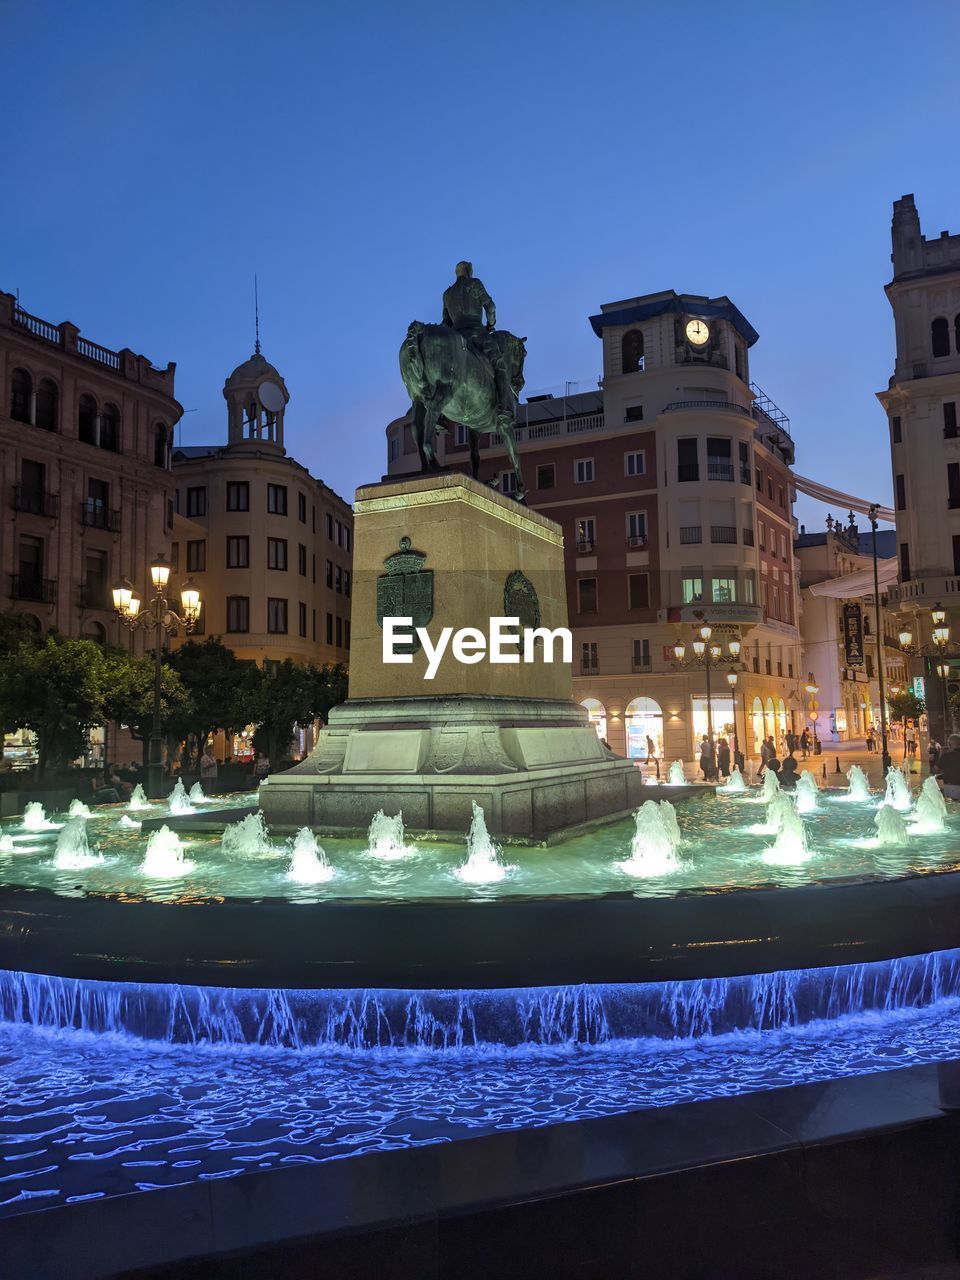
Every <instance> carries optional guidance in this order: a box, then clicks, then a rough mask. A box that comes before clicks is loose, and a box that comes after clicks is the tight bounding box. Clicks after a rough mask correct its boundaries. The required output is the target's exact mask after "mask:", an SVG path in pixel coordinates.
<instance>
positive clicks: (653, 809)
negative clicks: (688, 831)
mask: <svg viewBox="0 0 960 1280" xmlns="http://www.w3.org/2000/svg"><path fill="white" fill-rule="evenodd" d="M668 803H669V802H668V801H664V802H663V804H668ZM663 804H657V802H656V801H655V800H647V801H645V802H644V803H643V804H642V805H641V806H640V808H639V809H638V810H637V811H636V813H635V814H634V815H633V816H634V822H635V829H634V833H633V842H632V844H631V849H630V857H629V858H627V859H625V861H623V862H618V863H617V867H618V868H619V870H620V871H623V872H625V873H626V874H627V875H629V876H643V877H646V876H664V875H670V873H671V872H673V871H678V870H679V868H680V859H679V858H678V857H677V849H676V844H675V843H674V841H675V840H678V839H679V829H676V830H675V828H676V820H677V819H676V813H675V812H674V813H673V818H672V821H671V819H670V817H669V816H665V813H664V809H663ZM670 810H671V812H672V811H673V806H672V805H670Z"/></svg>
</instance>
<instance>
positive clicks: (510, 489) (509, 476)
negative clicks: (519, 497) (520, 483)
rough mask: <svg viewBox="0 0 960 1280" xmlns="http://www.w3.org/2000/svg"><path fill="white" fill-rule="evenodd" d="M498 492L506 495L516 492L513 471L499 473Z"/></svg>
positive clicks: (514, 473)
mask: <svg viewBox="0 0 960 1280" xmlns="http://www.w3.org/2000/svg"><path fill="white" fill-rule="evenodd" d="M500 492H501V493H508V494H510V493H516V492H517V473H516V472H515V471H501V472H500Z"/></svg>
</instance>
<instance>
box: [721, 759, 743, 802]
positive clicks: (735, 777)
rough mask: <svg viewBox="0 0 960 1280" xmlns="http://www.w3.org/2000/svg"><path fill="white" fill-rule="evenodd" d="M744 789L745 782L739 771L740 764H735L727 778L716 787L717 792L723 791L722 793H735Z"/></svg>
mask: <svg viewBox="0 0 960 1280" xmlns="http://www.w3.org/2000/svg"><path fill="white" fill-rule="evenodd" d="M746 789H747V784H746V782H745V781H744V777H743V774H742V773H741V772H740V766H739V765H736V764H735V765H734V766H733V772H732V773H731V774H730V777H729V779H728V780H727V781H726V782H724V783H723V784H722V785H721V786H719V787H717V792H718V793H719V792H723V794H724V795H737V794H739V793H741V792H744V791H746Z"/></svg>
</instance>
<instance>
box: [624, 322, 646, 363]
mask: <svg viewBox="0 0 960 1280" xmlns="http://www.w3.org/2000/svg"><path fill="white" fill-rule="evenodd" d="M620 364H621V371H622V372H623V373H639V372H641V371H642V369H643V334H642V333H641V332H640V330H639V329H628V330H627V332H626V333H625V334H624V335H623V338H622V339H621V342H620Z"/></svg>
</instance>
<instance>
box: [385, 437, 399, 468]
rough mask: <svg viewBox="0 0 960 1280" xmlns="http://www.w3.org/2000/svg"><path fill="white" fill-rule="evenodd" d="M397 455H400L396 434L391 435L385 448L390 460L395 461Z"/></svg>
mask: <svg viewBox="0 0 960 1280" xmlns="http://www.w3.org/2000/svg"><path fill="white" fill-rule="evenodd" d="M399 457H400V441H399V440H398V439H397V437H396V436H391V437H390V442H389V445H388V448H387V458H388V460H389V461H390V462H396V460H397V458H399Z"/></svg>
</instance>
